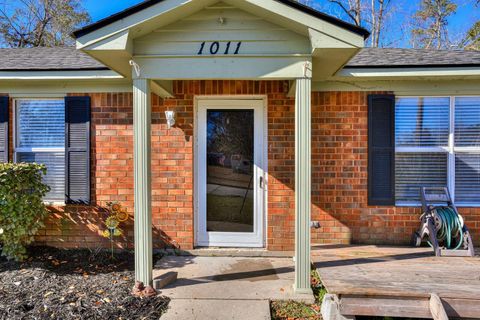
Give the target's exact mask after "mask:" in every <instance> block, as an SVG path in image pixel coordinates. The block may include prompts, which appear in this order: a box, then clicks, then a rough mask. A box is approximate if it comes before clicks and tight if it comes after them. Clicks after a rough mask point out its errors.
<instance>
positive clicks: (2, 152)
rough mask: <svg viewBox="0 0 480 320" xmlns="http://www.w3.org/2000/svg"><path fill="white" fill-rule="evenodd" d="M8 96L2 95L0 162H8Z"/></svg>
mask: <svg viewBox="0 0 480 320" xmlns="http://www.w3.org/2000/svg"><path fill="white" fill-rule="evenodd" d="M8 102H9V98H8V97H0V163H2V162H8V118H9V110H8Z"/></svg>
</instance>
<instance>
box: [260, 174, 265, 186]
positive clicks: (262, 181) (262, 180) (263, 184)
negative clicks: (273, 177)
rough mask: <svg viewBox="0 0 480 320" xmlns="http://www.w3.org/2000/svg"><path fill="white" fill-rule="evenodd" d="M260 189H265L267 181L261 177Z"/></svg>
mask: <svg viewBox="0 0 480 320" xmlns="http://www.w3.org/2000/svg"><path fill="white" fill-rule="evenodd" d="M260 188H261V189H265V179H264V178H263V177H260Z"/></svg>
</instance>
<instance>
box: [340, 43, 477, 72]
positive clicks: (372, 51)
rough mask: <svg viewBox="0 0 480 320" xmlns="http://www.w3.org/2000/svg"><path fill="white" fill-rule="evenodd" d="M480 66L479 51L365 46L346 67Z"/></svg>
mask: <svg viewBox="0 0 480 320" xmlns="http://www.w3.org/2000/svg"><path fill="white" fill-rule="evenodd" d="M461 66H479V67H480V52H479V51H461V50H449V51H447V50H425V49H391V48H364V49H362V50H361V51H360V52H359V53H358V54H357V55H356V56H355V57H354V58H353V59H352V60H350V62H349V63H348V64H347V65H346V66H345V67H346V68H381V67H393V68H400V67H461Z"/></svg>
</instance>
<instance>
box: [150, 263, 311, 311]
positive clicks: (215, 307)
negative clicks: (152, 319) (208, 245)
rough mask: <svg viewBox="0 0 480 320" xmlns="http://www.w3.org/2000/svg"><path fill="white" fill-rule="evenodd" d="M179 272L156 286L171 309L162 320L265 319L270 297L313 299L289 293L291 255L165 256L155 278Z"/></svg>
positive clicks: (290, 289) (156, 268)
mask: <svg viewBox="0 0 480 320" xmlns="http://www.w3.org/2000/svg"><path fill="white" fill-rule="evenodd" d="M172 271H176V272H178V280H177V281H176V282H175V283H173V284H171V285H169V286H167V287H166V288H164V289H162V290H161V294H162V295H164V296H167V297H169V298H170V299H172V300H171V302H170V309H169V311H168V312H167V313H166V314H165V315H164V316H163V317H162V319H167V320H169V319H185V320H188V319H199V320H202V319H208V320H210V319H212V320H214V319H219V320H220V319H222V320H224V319H235V320H237V319H251V320H256V319H259V320H260V319H262V320H263V319H270V306H269V301H270V300H302V301H307V302H313V300H314V298H313V296H310V295H307V296H305V295H295V294H294V292H293V287H292V285H293V281H294V268H293V261H292V258H268V257H257V258H243V257H192V256H182V257H174V256H171V257H165V258H163V259H162V260H160V261H159V262H158V263H157V265H156V267H155V270H154V276H158V275H160V274H163V273H166V272H172Z"/></svg>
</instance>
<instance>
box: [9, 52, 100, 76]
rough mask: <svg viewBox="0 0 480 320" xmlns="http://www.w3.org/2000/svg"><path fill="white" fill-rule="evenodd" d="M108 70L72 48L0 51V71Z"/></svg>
mask: <svg viewBox="0 0 480 320" xmlns="http://www.w3.org/2000/svg"><path fill="white" fill-rule="evenodd" d="M46 70H52V71H55V70H64V71H67V70H108V68H107V67H106V66H105V65H103V64H101V63H100V62H98V61H97V60H95V59H93V58H92V57H90V56H89V55H87V54H86V53H83V52H81V51H79V50H76V49H75V48H73V47H54V48H46V47H38V48H13V49H0V71H46Z"/></svg>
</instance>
